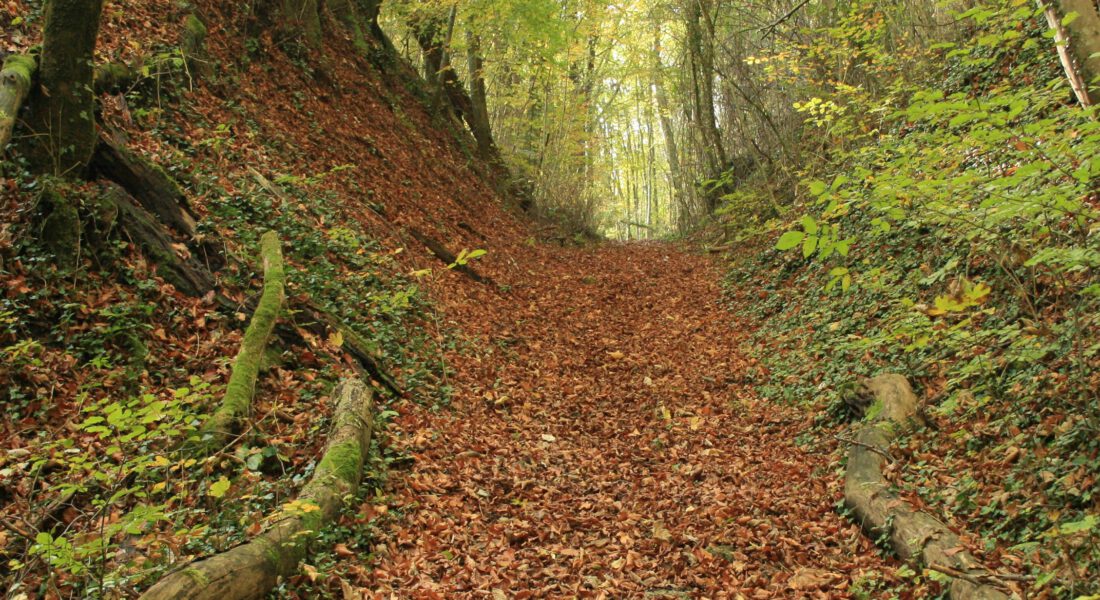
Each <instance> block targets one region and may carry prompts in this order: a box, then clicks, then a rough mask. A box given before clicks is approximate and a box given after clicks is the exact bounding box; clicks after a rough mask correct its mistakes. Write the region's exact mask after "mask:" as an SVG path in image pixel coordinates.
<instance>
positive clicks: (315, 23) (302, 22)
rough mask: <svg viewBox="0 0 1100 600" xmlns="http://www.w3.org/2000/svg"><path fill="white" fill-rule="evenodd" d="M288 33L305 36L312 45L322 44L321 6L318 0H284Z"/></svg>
mask: <svg viewBox="0 0 1100 600" xmlns="http://www.w3.org/2000/svg"><path fill="white" fill-rule="evenodd" d="M283 20H284V21H285V23H284V26H285V27H286V29H287V32H288V33H292V34H294V35H300V36H303V37H304V38H305V40H306V43H307V44H308V45H310V46H319V45H321V7H320V2H319V1H318V0H283Z"/></svg>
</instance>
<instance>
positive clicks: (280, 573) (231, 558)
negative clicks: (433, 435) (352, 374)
mask: <svg viewBox="0 0 1100 600" xmlns="http://www.w3.org/2000/svg"><path fill="white" fill-rule="evenodd" d="M333 396H334V397H335V398H337V405H336V412H335V414H334V415H333V423H332V428H331V430H330V433H329V438H328V441H327V443H326V446H325V451H324V453H323V454H322V455H321V460H320V462H319V463H317V469H316V471H314V473H313V477H312V478H311V479H310V480H309V483H307V484H306V485H305V487H303V488H302V492H301V494H299V495H298V499H297V500H295V501H294V502H293V503H291V504H288V505H286V506H284V508H283V509H282V511H281V512H280V514H279V515H278V518H277V519H275V520H274V524H273V525H271V526H270V527H269V528H268V529H267V531H265V532H263V533H262V534H260V535H259V536H258V537H256V538H255V539H253V540H252V541H250V542H248V543H246V544H243V545H241V546H237V547H235V548H233V549H231V550H229V551H226V552H223V553H221V554H216V555H214V556H211V557H210V558H207V559H204V560H200V561H198V562H196V563H192V564H190V565H187V566H185V567H183V568H181V569H178V570H176V571H174V572H172V573H170V574H168V576H166V577H165V578H164V579H162V580H161V581H160V582H158V583H157V584H156V585H154V586H153V587H152V588H150V589H149V591H147V592H145V594H143V595H142V596H141V598H142V599H143V600H183V599H185V598H186V599H188V600H240V599H242V598H262V597H264V596H265V595H266V594H267V592H269V591H270V590H271V589H272V588H274V587H275V586H276V585H277V583H278V581H279V579H280V578H285V577H289V576H290V575H293V574H294V572H295V571H296V570H297V568H298V563H299V562H300V561H301V560H302V559H303V558H305V556H306V551H307V545H308V544H309V542H310V541H311V540H313V539H315V538H316V537H317V534H318V532H319V530H320V529H321V528H322V527H323V526H324V525H325V524H326V523H328V522H329V521H331V520H332V519H333V518H334V517H335V516H336V514H337V513H338V512H339V510H340V508H341V506H343V503H344V502H345V500H346V499H348V498H351V497H354V495H355V493H356V491H357V490H358V488H359V481H360V478H361V477H362V473H363V464H364V463H365V462H366V460H367V455H368V453H369V451H370V439H371V422H372V421H371V394H370V389H369V388H368V387H367V386H365V385H364V384H363V383H362V382H361V381H359V380H358V379H346V380H344V381H343V382H341V384H340V386H339V387H338V388H337V389H336V391H335V392H334V393H333Z"/></svg>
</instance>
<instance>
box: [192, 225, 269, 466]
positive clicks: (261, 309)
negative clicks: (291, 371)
mask: <svg viewBox="0 0 1100 600" xmlns="http://www.w3.org/2000/svg"><path fill="white" fill-rule="evenodd" d="M260 257H261V259H262V261H263V269H264V288H263V294H261V296H260V302H259V304H257V306H256V310H255V312H253V314H252V320H251V321H250V322H249V324H248V329H247V330H245V333H244V339H243V340H242V341H241V349H240V351H239V352H238V353H237V357H236V358H235V359H233V372H232V374H231V375H230V377H229V384H228V385H226V387H225V395H224V396H223V397H222V401H221V405H220V406H218V409H217V410H216V411H214V414H213V415H211V416H210V418H209V419H208V420H207V421H206V423H204V424H203V426H202V429H201V430H200V432H199V433H200V438H201V439H200V440H199V442H198V447H199V448H201V449H210V448H217V447H220V446H222V445H224V444H225V443H226V441H227V440H228V439H229V438H230V437H231V436H232V435H233V434H234V433H235V432H236V430H237V428H238V426H239V424H240V422H241V420H242V419H244V417H245V416H247V415H248V413H249V412H250V411H251V410H252V396H253V394H254V393H255V391H256V378H257V377H258V376H259V373H260V359H261V358H263V354H264V349H265V348H266V347H267V341H268V340H269V339H270V338H271V332H272V331H273V330H274V329H275V321H277V320H278V318H279V311H280V310H281V309H282V306H283V301H284V299H285V296H286V294H285V291H284V283H285V280H286V274H285V272H284V270H283V254H282V251H281V250H280V249H279V237H278V236H277V235H276V234H275V232H274V231H268V232H267V233H265V234H264V235H263V236H262V237H261V238H260Z"/></svg>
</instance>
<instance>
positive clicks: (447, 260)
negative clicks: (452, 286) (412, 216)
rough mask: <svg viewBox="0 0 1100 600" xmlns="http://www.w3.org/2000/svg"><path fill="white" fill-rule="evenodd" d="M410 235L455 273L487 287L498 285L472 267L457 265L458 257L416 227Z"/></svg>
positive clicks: (410, 230) (412, 228)
mask: <svg viewBox="0 0 1100 600" xmlns="http://www.w3.org/2000/svg"><path fill="white" fill-rule="evenodd" d="M409 234H410V235H412V236H413V237H414V238H416V241H418V242H420V243H421V244H424V246H425V247H426V248H427V249H428V250H430V251H431V253H432V254H434V255H435V257H436V258H438V259H439V260H441V261H442V262H443V264H445V265H447V266H448V267H449V268H453V269H454V270H455V271H458V272H459V273H462V274H463V275H465V276H467V277H469V278H470V279H473V280H474V281H476V282H478V283H484V284H485V285H496V284H495V283H494V282H493V280H492V279H490V278H489V277H486V276H484V275H482V274H480V273H478V272H477V271H475V270H474V269H473V268H471V267H470V265H460V264H457V263H456V262H455V261H457V260H458V256H456V255H455V254H454V253H453V252H451V251H450V250H447V248H445V247H444V246H443V244H441V243H439V242H438V241H436V240H435V239H433V238H430V237H428V236H426V235H424V234H423V233H422V232H421V231H420V230H418V229H416V228H415V227H410V228H409Z"/></svg>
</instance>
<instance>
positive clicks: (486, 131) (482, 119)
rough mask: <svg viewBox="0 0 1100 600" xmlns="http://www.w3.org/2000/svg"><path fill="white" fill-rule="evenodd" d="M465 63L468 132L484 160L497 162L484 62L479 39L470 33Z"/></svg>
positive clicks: (467, 35)
mask: <svg viewBox="0 0 1100 600" xmlns="http://www.w3.org/2000/svg"><path fill="white" fill-rule="evenodd" d="M466 40H467V44H466V47H467V51H466V63H467V69H468V70H469V72H470V75H469V77H470V118H469V119H468V122H469V123H470V131H471V132H473V134H474V139H475V140H477V149H478V153H479V154H481V157H482V158H483V159H486V160H499V159H500V153H499V152H497V148H496V144H495V143H494V141H493V131H492V126H491V125H490V123H489V105H488V98H487V96H486V93H485V62H484V60H482V58H481V39H480V38H479V37H478V36H477V35H475V34H473V33H472V32H470V31H467V32H466Z"/></svg>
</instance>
